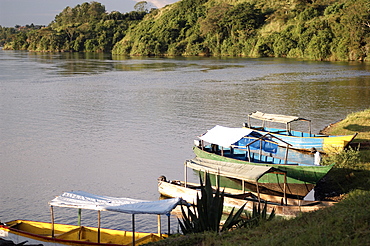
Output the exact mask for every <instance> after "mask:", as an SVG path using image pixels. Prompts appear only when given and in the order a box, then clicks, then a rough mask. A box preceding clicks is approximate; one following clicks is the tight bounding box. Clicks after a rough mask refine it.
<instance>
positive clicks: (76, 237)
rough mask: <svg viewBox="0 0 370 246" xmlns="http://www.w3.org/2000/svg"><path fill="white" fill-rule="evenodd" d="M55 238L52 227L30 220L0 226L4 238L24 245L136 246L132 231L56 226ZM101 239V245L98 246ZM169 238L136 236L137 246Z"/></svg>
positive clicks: (0, 235) (151, 235) (156, 235)
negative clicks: (24, 243)
mask: <svg viewBox="0 0 370 246" xmlns="http://www.w3.org/2000/svg"><path fill="white" fill-rule="evenodd" d="M53 226H54V233H55V234H54V237H52V224H51V223H47V222H37V221H29V220H13V221H9V222H6V223H5V225H0V237H3V238H6V239H8V240H11V241H13V242H14V243H21V242H24V241H28V243H32V244H42V245H44V246H46V245H107V246H113V245H120V246H122V245H132V241H133V240H132V235H133V233H132V232H130V231H120V230H111V229H104V228H96V227H85V226H76V225H64V224H54V225H53ZM99 231H100V232H99ZM98 235H99V237H100V243H99V242H98ZM164 237H167V236H166V235H164V234H162V235H158V234H154V233H145V232H135V244H136V245H141V244H146V243H149V242H156V241H159V240H161V239H163V238H164Z"/></svg>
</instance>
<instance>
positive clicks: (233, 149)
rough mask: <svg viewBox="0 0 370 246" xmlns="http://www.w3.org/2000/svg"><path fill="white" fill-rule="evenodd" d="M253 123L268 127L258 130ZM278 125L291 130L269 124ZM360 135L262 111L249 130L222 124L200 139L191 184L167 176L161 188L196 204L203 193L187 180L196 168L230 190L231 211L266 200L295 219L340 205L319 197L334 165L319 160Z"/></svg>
mask: <svg viewBox="0 0 370 246" xmlns="http://www.w3.org/2000/svg"><path fill="white" fill-rule="evenodd" d="M251 119H257V120H261V121H262V124H261V125H259V126H253V125H252V123H251ZM297 121H305V122H308V123H309V124H308V125H309V127H308V128H309V130H308V131H307V132H303V131H296V130H292V126H291V125H292V123H293V122H297ZM272 123H283V124H285V128H272V127H270V126H268V124H272ZM355 137H356V134H355V135H345V136H327V135H318V134H313V133H311V121H310V120H307V119H304V118H301V117H296V116H286V115H277V114H265V113H261V112H258V111H257V112H254V113H251V114H249V115H248V122H247V123H245V124H244V125H243V127H240V128H230V127H223V126H219V125H217V126H215V127H213V128H212V129H209V130H208V131H207V132H206V133H204V134H202V135H201V136H199V137H198V139H197V140H195V141H194V147H193V150H194V154H195V156H196V157H195V158H194V159H192V160H187V161H185V167H186V168H185V181H179V180H175V181H167V180H166V178H165V177H161V178H159V180H158V190H159V192H160V194H161V195H163V196H165V197H182V198H184V199H185V200H187V201H188V202H192V201H195V200H196V199H195V197H196V194H197V193H199V192H200V191H199V185H198V184H190V183H188V182H187V168H191V169H193V170H195V171H197V172H200V173H209V174H210V175H211V177H212V178H211V182H212V185H213V186H214V187H215V188H216V187H217V186H218V187H221V188H224V189H225V203H224V211H225V212H228V211H230V210H231V208H232V207H236V208H239V207H241V206H242V205H244V204H245V203H247V205H246V206H245V209H247V210H251V209H252V208H253V204H256V203H260V202H261V201H262V202H266V203H267V204H268V211H272V210H275V213H276V214H277V215H281V216H284V217H294V216H297V215H298V214H300V213H302V212H307V211H314V210H317V209H320V208H324V207H327V206H331V205H333V204H334V202H330V201H318V200H316V199H315V195H314V187H315V185H316V184H317V183H318V182H319V181H320V180H321V179H322V178H323V177H324V176H325V175H326V174H327V173H328V172H329V171H330V170H331V168H332V167H333V165H334V164H330V165H320V163H318V161H317V156H319V155H320V154H327V153H331V152H338V151H341V150H343V149H344V148H346V147H347V146H348V145H349V143H350V142H351V141H352V140H353V139H354V138H355ZM314 152H315V153H314ZM315 156H316V157H315Z"/></svg>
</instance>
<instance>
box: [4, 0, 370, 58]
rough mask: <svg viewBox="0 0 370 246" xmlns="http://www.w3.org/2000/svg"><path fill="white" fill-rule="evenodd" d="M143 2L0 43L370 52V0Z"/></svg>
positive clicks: (133, 50) (343, 54)
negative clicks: (133, 8)
mask: <svg viewBox="0 0 370 246" xmlns="http://www.w3.org/2000/svg"><path fill="white" fill-rule="evenodd" d="M145 3H146V2H145V1H143V2H140V5H139V6H138V8H137V10H139V11H133V12H130V13H127V14H121V13H119V12H112V13H106V11H105V8H104V6H103V5H101V4H99V3H97V2H91V3H83V4H82V5H77V6H76V7H74V8H71V7H67V8H65V9H64V10H63V12H62V13H60V14H59V15H57V16H56V18H55V20H54V21H53V22H52V23H51V24H50V25H49V26H48V27H45V28H43V29H41V30H32V31H27V32H24V31H17V32H16V34H14V33H13V34H12V35H10V34H6V35H3V34H2V33H0V40H5V42H6V45H5V47H6V48H8V49H25V50H36V51H112V52H113V53H115V54H123V55H141V56H143V55H144V56H148V55H157V56H164V55H170V56H177V55H188V56H193V55H212V56H248V57H292V58H303V59H315V60H361V61H363V60H366V59H367V56H368V52H369V44H370V32H369V31H370V0H315V1H311V0H290V1H285V0H284V1H282V0H280V1H271V0H258V1H257V0H181V1H179V2H176V3H174V4H171V5H167V6H166V7H164V8H162V9H152V10H151V11H150V13H148V11H147V9H146V8H145ZM3 29H4V28H3ZM9 36H11V41H9ZM3 42H4V41H3Z"/></svg>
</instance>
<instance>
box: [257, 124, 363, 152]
mask: <svg viewBox="0 0 370 246" xmlns="http://www.w3.org/2000/svg"><path fill="white" fill-rule="evenodd" d="M250 129H253V130H254V131H256V132H258V133H260V134H266V133H270V134H271V135H273V136H275V137H277V138H280V139H281V140H283V141H285V142H287V143H289V144H291V145H292V146H290V147H289V148H293V149H297V150H304V151H310V150H311V149H312V148H315V149H316V150H318V151H320V152H324V153H336V152H339V151H341V150H343V149H344V148H345V147H347V146H348V145H349V144H350V143H351V142H352V140H353V139H354V138H355V137H356V134H354V135H341V136H327V135H314V134H309V133H304V132H298V131H290V133H291V134H292V135H285V134H278V133H276V132H286V131H285V130H284V129H277V128H264V129H263V131H262V130H259V129H254V128H250ZM274 141H276V142H277V143H278V144H279V145H280V146H284V147H285V146H286V144H285V143H283V142H282V141H279V140H278V139H274Z"/></svg>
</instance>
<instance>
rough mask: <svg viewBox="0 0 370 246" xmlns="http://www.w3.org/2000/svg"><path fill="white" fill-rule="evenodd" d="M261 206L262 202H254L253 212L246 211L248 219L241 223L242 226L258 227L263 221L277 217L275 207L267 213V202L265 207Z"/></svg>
mask: <svg viewBox="0 0 370 246" xmlns="http://www.w3.org/2000/svg"><path fill="white" fill-rule="evenodd" d="M261 206H262V203H258V204H253V211H252V214H250V213H247V212H245V217H246V219H244V220H243V221H242V222H241V223H239V225H240V227H249V228H252V227H256V226H258V225H259V224H260V223H261V222H263V221H270V220H272V219H273V218H275V209H273V210H272V212H271V213H270V214H267V203H266V202H265V203H264V204H263V208H261Z"/></svg>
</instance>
